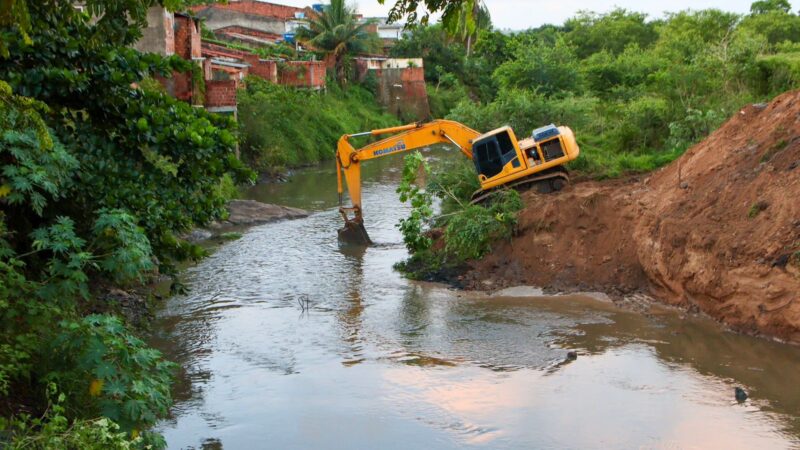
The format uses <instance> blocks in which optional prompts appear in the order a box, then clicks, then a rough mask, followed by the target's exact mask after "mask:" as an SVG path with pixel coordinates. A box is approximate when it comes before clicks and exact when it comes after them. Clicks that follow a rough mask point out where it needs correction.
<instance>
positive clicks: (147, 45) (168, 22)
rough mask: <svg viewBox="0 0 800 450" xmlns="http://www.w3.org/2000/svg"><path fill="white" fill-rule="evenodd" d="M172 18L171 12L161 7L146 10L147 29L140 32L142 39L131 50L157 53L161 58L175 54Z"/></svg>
mask: <svg viewBox="0 0 800 450" xmlns="http://www.w3.org/2000/svg"><path fill="white" fill-rule="evenodd" d="M173 20H174V18H173V15H172V13H171V12H169V11H167V10H166V9H164V8H163V7H161V6H154V7H152V8H150V9H148V10H147V28H145V29H143V30H142V38H141V39H139V41H138V42H136V44H134V45H133V48H135V49H136V50H139V51H140V52H150V53H158V54H159V55H162V56H171V55H174V54H175V34H174V28H173V26H174V22H173Z"/></svg>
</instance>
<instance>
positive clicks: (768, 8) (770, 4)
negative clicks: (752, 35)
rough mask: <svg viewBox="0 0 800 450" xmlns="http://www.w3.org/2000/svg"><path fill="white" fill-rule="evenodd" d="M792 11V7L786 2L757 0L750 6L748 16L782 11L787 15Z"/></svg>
mask: <svg viewBox="0 0 800 450" xmlns="http://www.w3.org/2000/svg"><path fill="white" fill-rule="evenodd" d="M791 10H792V5H790V4H789V1H788V0H758V1H755V2H753V4H752V5H750V14H753V15H759V14H765V13H768V12H772V11H782V12H784V13H788V12H789V11H791Z"/></svg>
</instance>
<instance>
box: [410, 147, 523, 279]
mask: <svg viewBox="0 0 800 450" xmlns="http://www.w3.org/2000/svg"><path fill="white" fill-rule="evenodd" d="M469 170H474V169H471V168H470V167H468V165H467V164H465V163H464V161H463V160H460V161H459V162H457V163H453V164H450V165H445V166H443V167H441V168H440V169H438V170H437V171H435V172H433V173H432V174H431V173H430V172H431V171H430V168H429V167H428V165H427V163H426V162H425V160H424V158H423V156H422V154H421V153H419V152H414V153H411V154H409V155H408V156H406V158H405V166H404V168H403V178H402V180H401V183H400V186H399V187H398V188H397V192H398V194H400V200H401V201H403V202H409V203H410V205H411V214H410V215H409V217H407V218H405V219H402V220H401V221H400V223H399V224H398V225H397V227H398V228H399V229H400V231H401V233H402V234H403V241H404V242H405V244H406V248H407V249H408V251H409V252H410V253H411V257H410V258H409V259H408V260H407V261H403V262H401V263H399V264H397V266H396V267H397V269H399V270H401V271H403V272H405V273H406V274H407V275H408V276H410V277H411V278H416V279H431V280H435V279H437V278H440V277H446V276H447V274H448V273H449V272H451V271H453V270H458V269H459V268H460V267H461V266H462V265H463V264H464V263H465V262H466V261H468V260H470V259H477V258H480V257H482V256H483V255H485V254H486V253H488V252H489V251H490V250H491V247H492V244H493V243H495V242H497V241H499V240H502V239H509V238H511V235H512V233H513V231H514V228H515V227H516V224H517V213H518V212H519V211H520V210H521V209H522V199H521V198H520V196H519V193H517V192H516V191H514V190H502V191H498V192H497V193H495V194H494V195H493V197H492V198H490V199H489V200H487V202H486V203H485V204H484V205H483V206H479V205H470V203H469V200H470V197H471V195H472V193H473V192H474V191H475V189H476V188H477V186H475V185H476V184H477V181H476V182H475V183H470V182H468V181H465V180H470V179H474V180H477V178H476V177H475V176H474V174H473V175H472V176H471V177H467V176H466V175H467V173H468V172H469ZM420 172H424V173H426V174H428V175H430V176H431V177H430V178H431V180H430V182H429V183H428V185H427V189H423V188H421V187H420V186H419V185H418V184H417V175H418V174H419V173H420ZM434 197H437V198H439V199H440V200H441V201H442V214H440V215H439V216H434V211H433V207H432V205H433V198H434ZM433 229H441V230H443V233H441V235H440V236H439V238H440V239H441V242H438V243H437V242H436V240H435V238H434V236H436V233H435V232H433V231H432V230H433Z"/></svg>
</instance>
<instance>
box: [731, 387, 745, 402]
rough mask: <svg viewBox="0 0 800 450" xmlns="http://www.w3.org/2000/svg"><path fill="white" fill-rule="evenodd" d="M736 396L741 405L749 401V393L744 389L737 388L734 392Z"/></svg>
mask: <svg viewBox="0 0 800 450" xmlns="http://www.w3.org/2000/svg"><path fill="white" fill-rule="evenodd" d="M733 392H734V395H735V396H736V401H737V402H739V403H744V401H745V400H747V392H745V390H744V389H742V388H740V387H737V388H735V389H734V390H733Z"/></svg>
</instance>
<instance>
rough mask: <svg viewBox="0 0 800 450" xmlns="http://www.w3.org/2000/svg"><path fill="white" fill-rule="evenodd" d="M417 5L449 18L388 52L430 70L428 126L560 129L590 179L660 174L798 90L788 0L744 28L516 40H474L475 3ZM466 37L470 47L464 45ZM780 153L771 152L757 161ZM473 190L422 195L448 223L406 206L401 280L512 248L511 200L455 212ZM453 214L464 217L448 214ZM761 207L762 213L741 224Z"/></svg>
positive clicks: (733, 23) (561, 31)
mask: <svg viewBox="0 0 800 450" xmlns="http://www.w3.org/2000/svg"><path fill="white" fill-rule="evenodd" d="M413 4H414V5H416V3H413ZM425 4H426V5H430V6H433V7H435V8H438V9H440V10H443V11H444V12H445V13H446V14H449V15H448V16H446V18H445V20H443V23H439V24H435V25H431V26H419V27H417V28H415V29H414V30H413V32H412V33H411V34H410V36H408V37H407V38H406V39H403V40H401V41H400V42H398V44H397V45H396V46H395V47H393V49H392V54H393V56H396V57H414V56H416V57H418V56H423V57H424V58H425V76H426V79H427V81H428V83H429V88H428V94H429V100H430V105H431V109H432V113H433V115H434V117H444V118H448V119H452V120H456V121H459V122H463V123H465V124H466V125H468V126H470V127H472V128H474V129H477V130H484V131H486V130H491V129H494V128H497V127H500V126H503V125H510V126H511V127H512V128H513V129H514V130H515V131H516V133H517V136H519V137H525V136H527V135H529V133H530V132H531V130H533V129H534V128H537V127H539V126H542V125H545V124H548V123H556V124H558V125H567V126H569V127H571V128H572V129H573V130H574V131H575V134H576V136H577V139H578V142H579V144H580V146H581V156H580V158H578V160H576V161H574V162H573V163H571V164H570V167H569V168H570V169H571V170H572V171H573V172H577V173H578V174H579V175H582V176H584V177H593V178H608V177H618V176H622V175H626V174H632V173H640V172H647V171H650V170H653V169H656V168H658V167H660V166H663V165H665V164H668V163H669V162H671V161H673V160H675V159H676V158H678V157H679V156H680V155H682V154H683V152H684V151H685V150H686V149H687V148H688V147H689V146H691V145H692V144H694V143H696V142H699V141H700V140H701V139H703V138H705V137H706V136H707V135H708V134H709V133H710V132H712V131H713V130H715V129H716V128H717V127H719V126H720V125H721V124H722V122H723V121H725V120H726V119H727V118H728V117H730V116H731V115H732V114H734V113H735V112H736V111H738V110H739V108H741V107H742V106H744V105H746V104H748V103H753V102H763V101H767V100H769V99H770V98H771V97H773V96H775V95H778V94H780V93H782V92H784V91H786V90H789V89H794V88H797V87H798V86H800V16H798V15H797V14H795V13H793V12H792V9H791V7H790V5H789V3H788V2H786V1H785V0H763V1H757V2H755V3H753V5H752V8H751V13H750V14H748V15H745V16H741V15H737V14H733V13H727V12H723V11H719V10H701V11H683V12H677V13H671V14H667V15H666V17H664V18H663V19H658V20H649V19H648V17H647V16H646V15H645V14H641V13H637V12H632V11H627V10H624V9H615V10H613V11H610V12H607V13H594V12H581V13H579V14H578V15H577V16H575V17H573V18H571V19H569V20H567V21H566V22H565V23H563V24H561V25H545V26H541V27H539V28H536V29H530V30H526V31H521V32H514V33H510V34H506V33H501V32H498V31H496V30H491V29H488V28H484V29H481V27H479V26H477V24H478V22H477V21H475V22H474V23H473V24H472V25H471V28H470V27H465V25H464V23H463V19H464V17H465V13H466V12H469V11H473V12H477V9H475V8H476V7H478V6H479V4H480V2H479V1H477V0H476V1H468V0H431V1H425ZM410 5H412V2H406V1H402V0H401V1H399V2H397V6H396V8H398V9H396V11H397V12H398V13H403V14H408V13H409V12H410V11H409V10H408V8H407V7H409V6H410ZM468 15H469V14H468ZM472 16H473V20H474V18H475V17H476V14H472ZM454 30H455V31H456V32H454ZM472 35H474V36H476V39H475V42H474V44H473V43H472V42H471V40H470V39H465V36H472ZM470 45H473V46H472V49H471V52H470V49H469V48H468V47H469V46H470ZM786 146H787V141H786V140H782V141H779V142H778V143H777V144H775V145H774V146H773V147H771V148H770V149H768V150H767V151H766V152H765V153H764V155H763V157H762V158H763V159H762V160H764V161H766V160H768V159H769V158H771V157H772V156H773V155H774V154H775V153H777V152H780V151H781V150H782V149H784V148H785V147H786ZM433 178H434V180H436V178H437V177H436V176H434V177H433ZM474 189H477V186H476V177H475V173H474V169H472V168H470V167H466V168H464V169H463V170H462V169H458V170H451V172H450V173H448V174H445V175H442V176H440V180H439V181H438V182H437V181H433V182H432V183H429V185H428V191H429V192H428V193H425V195H427V196H438V197H440V198H442V199H443V200H444V203H443V208H444V211H443V215H442V217H440V218H433V217H432V216H433V213H427V212H426V211H424V209H423V208H421V207H417V206H414V208H413V213H412V217H410V218H409V219H407V220H406V221H404V222H402V223H401V224H400V227H401V230H403V232H404V235H406V234H407V233H409V234H413V233H418V234H419V235H420V236H424V237H418V238H415V237H413V236H410V235H409V236H406V243H407V245H408V247H409V250H410V251H411V252H412V258H411V259H410V260H409V261H407V262H406V263H405V265H404V267H403V268H404V269H406V270H408V271H411V272H413V274H416V273H420V272H423V273H424V272H425V270H428V269H431V268H432V270H435V269H438V268H440V267H442V265H443V264H442V261H445V260H447V261H461V260H464V259H469V258H475V257H479V256H481V255H482V254H483V253H485V252H486V251H487V250H488V249H489V248H490V246H491V239H497V238H504V237H506V236H508V233H510V230H511V229H513V225H511V224H512V223H513V220H509V222H507V223H506V222H505V220H506V218H507V216H506V213H508V214H509V215H508V218H509V219H510V218H511V216H512V215H513V211H514V210H515V209H517V206H518V205H517V204H516V202H515V201H513V199H512V200H508V201H507V202H504V201H497V200H496V201H495V202H494V203H490V205H489V206H488V207H487V208H481V207H475V206H467V207H464V206H461V205H459V201H461V199H464V198H467V197H466V196H465V195H468V193H470V192H471V191H472V190H474ZM413 198H414V196H412V199H413ZM412 203H413V200H412ZM454 204H455V205H456V206H457V207H458V208H459V209H457V212H456V213H454V214H452V215H451V214H449V213H448V208H452V207H453V205H454ZM497 205H503V206H497ZM497 208H501V210H499V211H498V210H497ZM765 208H766V205H764V204H762V203H761V202H758V203H756V204H754V205H753V207H752V208H751V209H750V211H749V216H750V217H755V216H757V215H758V214H759V213H760V212H761V211H763V210H764V209H765ZM498 213H499V215H496V214H498ZM492 215H496V216H494V217H490V216H492ZM437 228H439V229H442V230H443V234H442V236H443V237H442V238H441V239H443V242H442V243H441V244H439V245H437V244H436V243H435V242H434V241H435V239H432V236H434V235H436V233H437V232H436V231H434V232H432V231H430V230H431V229H434V230H435V229H437ZM486 237H489V239H488V240H486V239H484V238H486ZM420 244H425V245H420ZM432 249H436V250H435V251H434V250H432Z"/></svg>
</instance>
